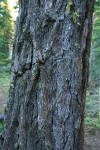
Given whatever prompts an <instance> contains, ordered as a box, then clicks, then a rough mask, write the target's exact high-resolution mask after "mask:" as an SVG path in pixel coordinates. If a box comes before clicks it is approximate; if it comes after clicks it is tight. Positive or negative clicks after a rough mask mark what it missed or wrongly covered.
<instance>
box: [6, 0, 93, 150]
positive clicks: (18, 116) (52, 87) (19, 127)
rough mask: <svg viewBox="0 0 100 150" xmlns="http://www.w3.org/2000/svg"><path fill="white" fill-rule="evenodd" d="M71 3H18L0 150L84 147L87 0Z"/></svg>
mask: <svg viewBox="0 0 100 150" xmlns="http://www.w3.org/2000/svg"><path fill="white" fill-rule="evenodd" d="M72 2H73V3H72V5H71V6H70V11H69V12H68V10H66V9H68V7H67V6H68V5H69V1H67V0H28V1H27V0H20V2H19V16H18V19H17V23H16V24H17V25H16V34H15V42H14V49H13V65H12V75H11V77H12V78H11V86H10V98H9V102H8V104H7V108H6V115H5V134H4V143H3V150H83V149H84V146H83V145H84V144H83V143H84V107H85V94H86V86H87V81H88V72H89V71H88V67H89V65H88V63H89V53H90V41H91V31H92V13H93V0H84V1H82V0H72ZM66 11H67V12H66ZM75 14H76V15H75ZM75 16H76V17H75Z"/></svg>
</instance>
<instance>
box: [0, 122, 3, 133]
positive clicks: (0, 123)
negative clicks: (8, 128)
mask: <svg viewBox="0 0 100 150" xmlns="http://www.w3.org/2000/svg"><path fill="white" fill-rule="evenodd" d="M3 129H4V125H3V122H2V121H0V132H1V131H2V130H3Z"/></svg>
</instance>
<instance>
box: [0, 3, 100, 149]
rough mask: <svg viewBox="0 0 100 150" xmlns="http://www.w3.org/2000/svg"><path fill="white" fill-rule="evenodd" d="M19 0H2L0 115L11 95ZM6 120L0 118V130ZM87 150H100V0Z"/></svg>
mask: <svg viewBox="0 0 100 150" xmlns="http://www.w3.org/2000/svg"><path fill="white" fill-rule="evenodd" d="M17 15H18V1H17V0H13V1H11V0H0V115H1V118H2V115H3V113H4V107H5V106H6V103H7V100H8V97H9V86H10V70H11V62H12V50H13V41H14V30H15V26H16V17H17ZM2 130H3V122H2V120H0V131H2ZM85 135H86V137H85V143H86V150H100V0H96V1H95V6H94V15H93V34H92V43H91V54H90V77H89V86H88V89H87V96H86V110H85Z"/></svg>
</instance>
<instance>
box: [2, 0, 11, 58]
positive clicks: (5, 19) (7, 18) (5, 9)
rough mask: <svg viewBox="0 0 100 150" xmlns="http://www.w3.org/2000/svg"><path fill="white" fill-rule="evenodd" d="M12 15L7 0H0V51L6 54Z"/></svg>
mask: <svg viewBox="0 0 100 150" xmlns="http://www.w3.org/2000/svg"><path fill="white" fill-rule="evenodd" d="M12 22H13V21H12V17H11V15H10V10H9V6H8V3H7V0H0V52H2V53H3V54H5V56H8V54H9V45H10V44H11V43H12V35H13V30H12Z"/></svg>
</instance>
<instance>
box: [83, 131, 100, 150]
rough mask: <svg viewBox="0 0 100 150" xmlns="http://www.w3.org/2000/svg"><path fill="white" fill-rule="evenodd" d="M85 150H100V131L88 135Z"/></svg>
mask: <svg viewBox="0 0 100 150" xmlns="http://www.w3.org/2000/svg"><path fill="white" fill-rule="evenodd" d="M85 150H100V130H97V129H93V130H91V131H88V132H87V133H86V135H85Z"/></svg>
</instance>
